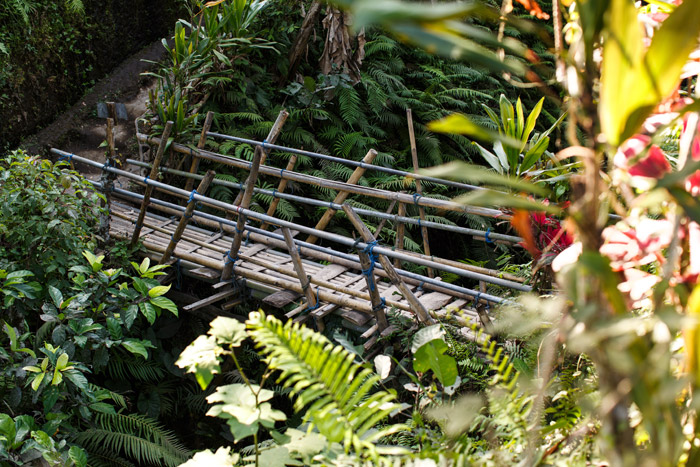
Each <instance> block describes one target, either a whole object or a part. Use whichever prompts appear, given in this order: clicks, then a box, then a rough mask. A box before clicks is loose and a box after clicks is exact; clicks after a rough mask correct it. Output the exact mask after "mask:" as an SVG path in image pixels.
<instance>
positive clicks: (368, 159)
mask: <svg viewBox="0 0 700 467" xmlns="http://www.w3.org/2000/svg"><path fill="white" fill-rule="evenodd" d="M375 157H377V151H375V150H374V149H370V150H369V151H368V152H367V154H365V157H364V158H363V159H362V162H364V163H365V164H371V163H372V162H374V158H375ZM365 170H366V168H365V166H360V167H357V168H356V169H355V170H354V171H353V172H352V174H351V175H350V177H349V178H348V181H347V182H345V183H347V184H348V185H355V184H357V182H359V181H360V178H362V176H363V175H364V174H365ZM349 194H350V193H348V192H347V191H341V192H339V193H338V194H337V195H335V198H334V199H333V204H343V203H344V202H345V200H346V199H347V198H348V196H349ZM336 212H337V211H336V210H335V209H333V207H332V206H329V207H328V209H327V210H326V212H325V213H323V217H321V219H320V220H319V221H318V223H317V224H316V227H314V228H315V229H317V230H325V228H326V227H327V226H328V224H329V223H330V221H331V219H333V216H335V213H336ZM316 240H318V237H316V236H315V235H309V237H308V238H307V239H306V242H307V243H316Z"/></svg>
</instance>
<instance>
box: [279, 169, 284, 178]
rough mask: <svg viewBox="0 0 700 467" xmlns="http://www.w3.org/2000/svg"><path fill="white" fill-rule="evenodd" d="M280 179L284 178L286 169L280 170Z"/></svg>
mask: <svg viewBox="0 0 700 467" xmlns="http://www.w3.org/2000/svg"><path fill="white" fill-rule="evenodd" d="M280 178H284V169H280Z"/></svg>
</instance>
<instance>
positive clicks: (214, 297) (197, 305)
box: [183, 290, 237, 311]
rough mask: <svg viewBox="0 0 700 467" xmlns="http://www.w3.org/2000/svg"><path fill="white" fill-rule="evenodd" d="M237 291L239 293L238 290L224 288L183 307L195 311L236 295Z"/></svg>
mask: <svg viewBox="0 0 700 467" xmlns="http://www.w3.org/2000/svg"><path fill="white" fill-rule="evenodd" d="M235 293H237V291H236V290H224V291H222V292H219V293H215V294H214V295H211V296H209V297H207V298H204V299H202V300H200V301H198V302H194V303H192V304H190V305H187V306H185V307H184V308H183V310H185V311H194V310H196V309H197V308H202V307H204V306H207V305H211V304H212V303H216V302H218V301H219V300H223V299H224V298H227V297H230V296H231V295H234V294H235Z"/></svg>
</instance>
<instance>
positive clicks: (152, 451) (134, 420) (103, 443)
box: [75, 413, 190, 467]
mask: <svg viewBox="0 0 700 467" xmlns="http://www.w3.org/2000/svg"><path fill="white" fill-rule="evenodd" d="M75 441H76V443H77V444H79V445H81V446H84V447H85V448H86V449H87V450H89V451H95V452H103V453H112V454H114V455H116V456H119V455H124V456H126V457H128V458H129V459H133V460H134V461H136V463H138V464H145V463H147V464H150V465H164V466H166V467H175V466H177V465H180V464H182V463H183V462H185V461H186V460H187V458H188V457H189V455H190V451H189V450H188V449H187V448H185V447H184V446H183V445H182V444H180V442H179V441H178V440H177V438H176V437H175V435H174V434H173V433H172V432H170V431H167V430H165V429H163V427H161V426H160V424H159V423H158V422H156V421H155V420H153V419H151V418H149V417H146V416H144V415H137V414H122V413H116V414H106V413H100V414H97V415H96V416H95V427H93V428H89V429H87V430H85V431H83V432H81V433H78V434H77V435H76V436H75Z"/></svg>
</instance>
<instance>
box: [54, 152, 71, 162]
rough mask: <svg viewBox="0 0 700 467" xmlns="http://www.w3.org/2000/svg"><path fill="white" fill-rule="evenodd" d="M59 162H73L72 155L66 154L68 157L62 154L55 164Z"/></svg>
mask: <svg viewBox="0 0 700 467" xmlns="http://www.w3.org/2000/svg"><path fill="white" fill-rule="evenodd" d="M61 161H68V162H73V154H68V155H65V154H63V155H61V156H59V158H58V161H57V162H61Z"/></svg>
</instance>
